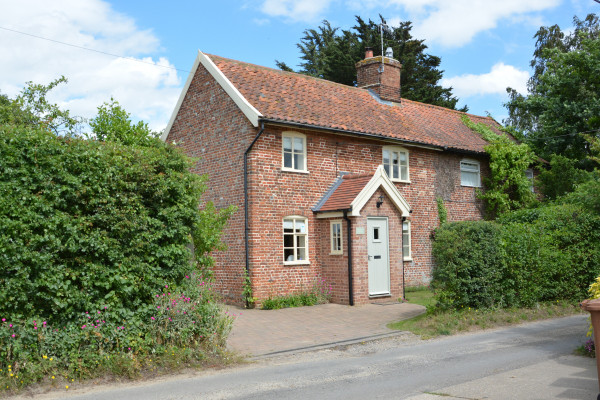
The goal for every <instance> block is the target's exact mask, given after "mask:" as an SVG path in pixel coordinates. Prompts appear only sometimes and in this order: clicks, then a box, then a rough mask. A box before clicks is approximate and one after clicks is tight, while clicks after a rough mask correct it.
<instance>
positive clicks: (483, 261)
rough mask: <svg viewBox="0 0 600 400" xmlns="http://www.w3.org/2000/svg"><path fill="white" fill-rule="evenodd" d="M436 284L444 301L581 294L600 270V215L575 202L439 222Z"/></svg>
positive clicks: (493, 303)
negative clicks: (490, 218)
mask: <svg viewBox="0 0 600 400" xmlns="http://www.w3.org/2000/svg"><path fill="white" fill-rule="evenodd" d="M433 254H434V257H435V259H436V268H435V270H434V274H433V282H432V286H433V287H434V289H435V290H436V292H437V297H438V304H439V305H440V306H441V307H445V308H462V307H475V308H485V307H507V306H532V305H534V304H535V303H536V302H539V301H549V300H563V299H568V300H580V299H584V298H585V297H586V292H587V288H588V286H589V284H590V282H592V281H593V280H594V278H595V277H596V276H598V274H599V273H600V216H598V215H597V214H595V213H591V212H589V211H586V210H584V209H583V208H581V207H579V206H577V205H574V204H563V205H547V206H544V207H540V208H537V209H531V210H521V211H516V212H512V213H508V214H506V215H504V216H503V217H501V218H500V219H498V220H497V222H486V221H471V222H455V223H450V224H445V225H443V226H442V227H440V228H439V229H438V230H437V232H436V236H435V241H434V245H433Z"/></svg>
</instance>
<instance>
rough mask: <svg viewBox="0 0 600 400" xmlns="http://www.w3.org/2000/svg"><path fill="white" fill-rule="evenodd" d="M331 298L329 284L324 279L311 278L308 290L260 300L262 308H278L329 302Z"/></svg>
mask: <svg viewBox="0 0 600 400" xmlns="http://www.w3.org/2000/svg"><path fill="white" fill-rule="evenodd" d="M329 300H331V285H328V284H327V283H326V282H325V280H324V279H317V278H315V279H314V280H313V284H312V287H311V288H310V289H309V290H301V291H300V292H298V293H293V294H289V295H286V296H273V297H269V298H267V299H265V300H263V302H262V309H263V310H278V309H280V308H289V307H304V306H314V305H317V304H325V303H329Z"/></svg>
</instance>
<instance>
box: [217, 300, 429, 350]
mask: <svg viewBox="0 0 600 400" xmlns="http://www.w3.org/2000/svg"><path fill="white" fill-rule="evenodd" d="M424 311H425V308H424V307H422V306H419V305H416V304H409V303H383V304H365V305H361V306H354V307H350V306H345V305H341V304H333V303H329V304H322V305H318V306H313V307H299V308H286V309H282V310H244V309H240V308H235V307H231V308H230V312H232V313H234V314H238V316H237V317H236V320H235V323H234V325H233V330H232V332H231V334H230V336H229V340H228V346H229V348H230V349H232V350H236V351H238V352H240V353H241V354H245V355H252V356H262V355H267V354H271V353H279V352H286V351H293V350H298V351H299V350H304V349H306V348H312V347H318V346H325V345H331V344H335V343H340V342H342V343H343V342H348V341H352V340H360V339H365V340H366V339H368V338H375V337H377V336H381V335H385V334H390V333H393V332H395V331H393V330H391V329H389V328H387V327H386V325H387V324H388V323H389V322H393V321H399V320H402V319H407V318H411V317H414V316H416V315H419V314H421V313H422V312H424Z"/></svg>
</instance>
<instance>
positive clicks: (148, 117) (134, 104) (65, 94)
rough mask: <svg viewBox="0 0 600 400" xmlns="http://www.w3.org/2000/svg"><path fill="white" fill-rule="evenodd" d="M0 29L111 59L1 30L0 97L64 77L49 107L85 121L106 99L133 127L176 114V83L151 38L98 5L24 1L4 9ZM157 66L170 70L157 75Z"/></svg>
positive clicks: (92, 1)
mask: <svg viewBox="0 0 600 400" xmlns="http://www.w3.org/2000/svg"><path fill="white" fill-rule="evenodd" d="M2 8H3V10H2V13H0V26H2V27H5V28H8V29H13V30H16V31H20V32H26V33H29V34H32V35H36V36H41V37H44V38H48V39H52V40H55V41H60V42H65V43H69V44H72V45H75V46H81V47H86V48H90V49H94V50H98V51H103V52H107V53H111V54H118V55H121V56H125V57H132V58H135V60H138V61H145V62H146V63H141V62H138V61H134V60H129V59H124V58H115V57H111V56H108V55H105V54H100V53H96V52H90V51H86V50H83V49H79V48H76V47H71V46H66V45H64V44H59V43H55V42H51V41H47V40H42V39H38V38H34V37H31V36H27V35H22V34H19V33H16V32H9V31H6V30H1V29H0V54H2V55H3V57H2V58H3V60H2V63H0V91H2V93H4V94H7V95H9V96H14V95H15V94H17V93H18V91H20V89H22V88H23V86H24V85H25V82H27V81H33V82H35V83H44V84H46V83H48V82H50V81H52V80H53V79H56V78H58V77H60V76H61V75H64V76H65V77H67V78H68V79H69V83H68V84H66V85H62V86H60V87H58V88H57V89H56V90H55V91H54V93H52V94H51V99H52V100H53V101H55V102H57V103H59V104H61V105H63V106H64V107H65V108H68V109H69V110H71V112H72V114H73V115H79V116H83V117H86V118H90V117H93V116H94V115H95V114H96V108H97V107H98V106H99V105H100V104H102V103H103V102H104V101H108V100H110V98H111V96H112V97H114V98H115V100H117V101H119V103H120V104H121V105H122V106H123V107H124V108H125V109H126V110H127V111H128V112H130V113H131V114H132V116H133V117H134V118H136V119H143V120H144V121H146V122H148V123H149V124H150V126H151V127H152V128H153V129H162V128H164V127H165V126H166V124H167V122H168V118H169V116H170V114H171V112H172V110H173V107H174V106H175V103H176V101H177V97H178V95H179V93H180V90H181V80H180V78H179V76H178V75H177V72H176V71H175V70H174V69H172V68H173V65H172V64H171V63H170V62H169V61H168V60H166V59H164V58H158V59H157V58H152V57H149V56H148V55H151V54H153V53H154V54H155V53H157V52H158V51H159V50H160V47H159V46H160V43H159V41H158V39H157V38H156V37H155V36H154V34H153V33H152V32H151V31H148V30H141V29H139V28H138V27H137V26H136V24H135V21H134V20H133V19H131V18H129V17H128V16H126V15H123V14H119V13H117V12H115V11H114V10H112V9H111V7H110V5H109V4H107V3H105V2H104V1H102V0H62V1H60V2H51V1H45V0H22V1H20V2H8V3H6V4H4V5H3V7H2ZM151 64H159V65H162V66H166V67H170V68H161V67H157V66H155V65H151Z"/></svg>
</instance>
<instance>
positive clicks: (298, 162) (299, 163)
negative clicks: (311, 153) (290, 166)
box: [294, 153, 304, 169]
mask: <svg viewBox="0 0 600 400" xmlns="http://www.w3.org/2000/svg"><path fill="white" fill-rule="evenodd" d="M294 169H304V154H298V153H294Z"/></svg>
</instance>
